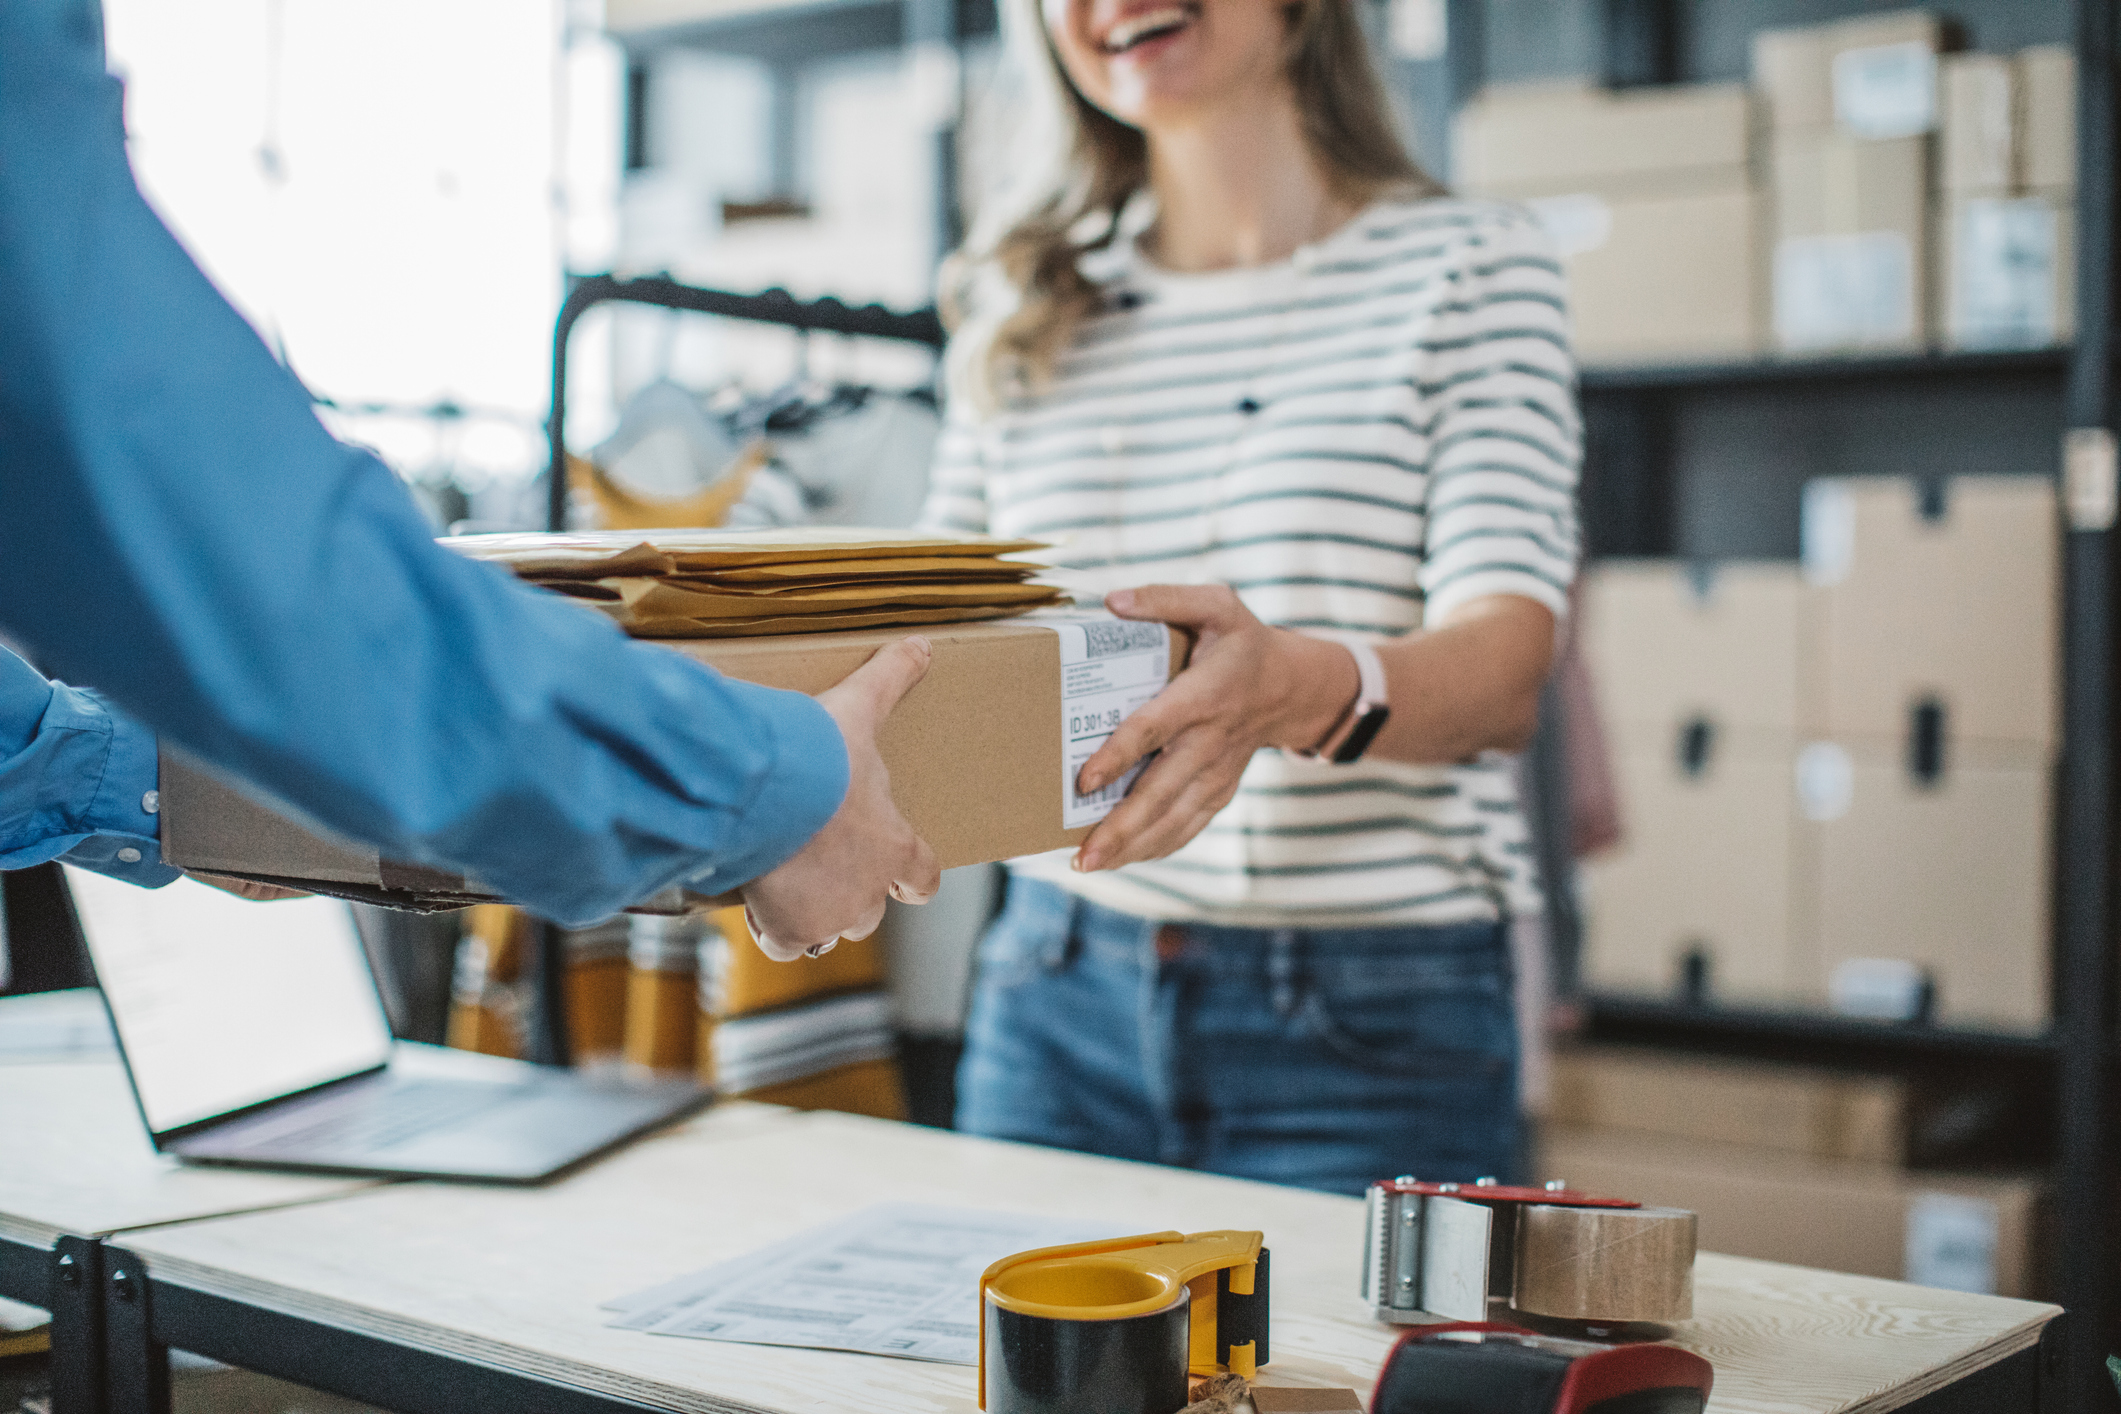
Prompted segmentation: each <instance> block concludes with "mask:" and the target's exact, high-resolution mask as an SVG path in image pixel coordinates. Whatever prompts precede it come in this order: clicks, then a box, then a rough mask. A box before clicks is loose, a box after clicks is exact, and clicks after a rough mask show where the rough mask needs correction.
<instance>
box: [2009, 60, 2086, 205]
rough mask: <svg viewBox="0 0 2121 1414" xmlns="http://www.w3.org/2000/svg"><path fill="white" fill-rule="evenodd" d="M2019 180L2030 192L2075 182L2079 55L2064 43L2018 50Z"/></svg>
mask: <svg viewBox="0 0 2121 1414" xmlns="http://www.w3.org/2000/svg"><path fill="white" fill-rule="evenodd" d="M2017 64H2018V113H2019V137H2018V182H2019V185H2021V186H2023V187H2025V188H2027V189H2028V190H2031V191H2051V192H2062V191H2074V190H2075V189H2076V185H2077V56H2076V54H2075V53H2074V52H2073V51H2072V50H2071V49H2070V47H2069V46H2068V45H2066V44H2036V45H2034V46H2033V47H2032V48H2030V49H2021V50H2019V51H2018V54H2017Z"/></svg>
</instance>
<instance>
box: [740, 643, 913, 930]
mask: <svg viewBox="0 0 2121 1414" xmlns="http://www.w3.org/2000/svg"><path fill="white" fill-rule="evenodd" d="M933 652H934V650H933V649H931V648H930V647H929V646H928V640H927V639H925V638H907V639H901V640H900V641H899V642H897V643H894V644H892V645H891V646H890V647H889V648H885V649H882V650H880V651H879V652H878V653H877V655H876V656H875V657H874V658H871V659H870V660H869V661H868V662H866V663H864V664H862V666H861V667H859V668H856V669H855V670H854V671H853V672H851V673H849V674H848V675H847V677H846V679H845V680H844V681H842V682H841V683H840V684H839V685H838V686H836V687H832V688H828V689H826V690H825V691H824V692H821V693H819V694H818V699H817V700H818V702H819V703H820V704H821V705H822V706H823V707H824V709H825V710H826V711H827V712H830V713H831V714H832V720H833V721H835V722H837V723H838V724H839V729H840V735H841V736H842V737H843V738H845V740H846V743H847V795H846V798H845V799H844V800H842V801H841V802H840V808H839V810H838V811H837V812H836V813H835V814H834V815H833V817H832V818H831V819H830V820H827V821H826V822H825V828H824V829H822V830H819V831H818V832H817V833H816V834H815V835H812V836H811V837H810V843H808V844H806V845H804V846H803V847H802V849H800V850H799V851H797V852H796V854H795V855H794V857H792V858H790V859H789V860H787V861H786V862H785V863H783V864H782V865H781V866H780V867H779V868H777V869H775V870H773V871H772V872H771V873H768V874H764V875H761V876H760V877H759V878H757V879H754V880H752V881H751V882H750V883H749V884H746V885H745V886H744V887H743V888H742V889H741V890H740V891H739V892H740V893H741V894H742V895H743V899H744V907H745V909H746V910H747V911H748V913H749V915H750V919H751V932H752V935H753V936H754V937H756V938H757V939H758V944H759V949H760V950H761V951H762V952H764V953H765V954H766V956H768V957H770V958H772V959H773V960H774V961H776V962H789V961H792V960H793V959H795V958H798V957H801V956H802V955H803V954H804V953H806V952H811V951H812V950H813V949H815V950H816V951H818V952H822V951H824V950H825V949H827V948H829V947H831V946H832V944H833V943H835V942H837V941H838V940H839V939H840V938H841V937H849V938H866V937H868V936H869V935H870V934H871V933H873V932H875V931H876V927H877V925H878V924H879V923H881V922H883V921H884V900H885V896H886V895H889V896H890V897H891V898H895V899H898V900H899V901H901V902H902V903H926V902H927V901H928V900H929V899H931V898H933V897H934V896H935V891H936V888H937V887H938V886H939V885H940V884H941V883H942V873H941V871H940V870H938V869H937V868H936V864H935V851H933V850H931V849H929V848H928V846H927V844H926V842H924V841H923V840H922V839H921V837H920V836H918V835H916V834H914V833H913V827H912V826H911V825H909V824H907V823H906V818H905V817H904V816H903V815H900V814H899V813H898V807H897V806H895V805H893V804H892V803H891V777H890V774H889V773H888V772H887V771H885V769H884V760H883V758H882V757H881V756H879V755H877V751H876V733H877V729H878V728H880V727H881V726H883V724H884V719H885V718H886V717H888V716H890V715H891V709H892V708H893V707H896V706H897V705H898V700H899V699H900V698H901V697H904V696H905V695H906V693H907V692H908V690H910V689H911V688H912V687H913V685H914V684H915V683H917V682H919V681H920V680H921V679H922V678H923V677H925V676H926V675H927V672H928V662H929V659H930V657H931V656H932V655H933Z"/></svg>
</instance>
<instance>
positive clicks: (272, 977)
mask: <svg viewBox="0 0 2121 1414" xmlns="http://www.w3.org/2000/svg"><path fill="white" fill-rule="evenodd" d="M66 882H67V886H68V888H70V889H71V890H72V892H73V896H74V912H75V913H76V914H77V915H78V916H79V917H80V920H81V933H82V936H83V937H84V938H85V939H86V940H87V942H88V951H89V956H90V957H91V958H92V959H93V960H94V962H95V966H96V979H97V981H98V982H99V983H100V984H101V985H102V987H103V995H104V997H105V998H106V999H107V1000H108V1001H109V1003H110V1011H111V1019H112V1021H113V1022H115V1023H116V1025H117V1029H118V1041H119V1043H120V1045H122V1046H123V1047H124V1052H125V1063H126V1065H127V1067H128V1068H130V1070H131V1071H132V1078H133V1088H134V1089H135V1090H136V1091H137V1092H138V1093H139V1096H140V1109H141V1111H142V1113H144V1114H145V1115H146V1116H147V1127H148V1129H149V1130H151V1131H152V1132H154V1133H155V1134H158V1135H160V1134H166V1133H168V1132H169V1131H171V1130H173V1129H182V1128H184V1127H185V1126H186V1125H190V1124H196V1123H197V1122H198V1121H200V1120H203V1119H212V1118H213V1117H214V1116H216V1115H224V1114H228V1113H230V1112H231V1111H234V1110H240V1109H243V1108H245V1107H247V1106H250V1105H255V1104H258V1103H260V1102H262V1101H265V1100H271V1099H276V1098H278V1097H279V1096H281V1095H290V1094H294V1093H295V1092H297V1091H300V1090H307V1089H309V1088H311V1087H313V1086H316V1085H321V1084H323V1083H325V1082H326V1081H330V1080H337V1079H340V1078H341V1077H343V1076H348V1075H356V1074H359V1073H360V1072H362V1071H364V1070H372V1069H374V1068H375V1067H377V1066H379V1065H382V1064H383V1063H384V1062H385V1061H386V1060H388V1059H389V1057H390V1047H391V1036H390V1021H389V1019H388V1018H387V1017H386V1016H385V1015H384V1013H383V1002H382V998H381V997H379V996H378V995H377V994H376V986H375V980H374V977H373V975H372V974H371V973H370V971H369V968H368V956H367V954H366V953H364V952H363V951H362V950H361V939H360V936H359V935H358V934H357V933H355V931H354V921H353V912H352V910H351V909H349V908H348V907H347V906H346V905H345V904H343V903H341V902H339V901H338V900H336V899H328V898H305V899H286V900H282V901H280V902H276V903H251V902H248V901H246V900H244V899H239V898H236V897H235V896H234V895H232V894H225V893H223V892H221V891H220V890H219V889H214V888H209V887H207V886H206V885H205V884H201V883H198V882H195V881H194V880H191V879H179V880H178V881H177V882H176V883H174V884H170V885H168V886H166V887H164V888H160V889H140V888H135V887H133V886H132V885H131V884H122V883H119V882H118V881H117V880H115V879H107V878H105V877H103V876H102V875H101V874H91V873H88V872H86V871H84V870H80V869H74V868H68V869H67V871H66Z"/></svg>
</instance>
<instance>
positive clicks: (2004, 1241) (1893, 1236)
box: [1536, 1126, 2046, 1297]
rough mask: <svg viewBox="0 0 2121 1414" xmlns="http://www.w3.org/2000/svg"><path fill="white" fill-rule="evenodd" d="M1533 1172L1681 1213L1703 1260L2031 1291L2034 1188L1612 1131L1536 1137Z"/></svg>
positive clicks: (2038, 1184) (2038, 1185)
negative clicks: (1715, 1255)
mask: <svg viewBox="0 0 2121 1414" xmlns="http://www.w3.org/2000/svg"><path fill="white" fill-rule="evenodd" d="M1536 1176H1537V1177H1539V1178H1542V1179H1545V1178H1558V1179H1565V1180H1567V1181H1568V1183H1569V1185H1570V1186H1571V1187H1574V1188H1582V1189H1588V1190H1589V1191H1591V1192H1594V1193H1610V1194H1614V1195H1616V1196H1619V1197H1625V1198H1633V1199H1635V1200H1637V1201H1638V1202H1642V1203H1649V1204H1657V1205H1667V1206H1671V1207H1679V1208H1690V1209H1692V1210H1693V1211H1694V1212H1695V1213H1697V1214H1698V1215H1699V1216H1700V1223H1701V1226H1700V1245H1701V1250H1702V1251H1704V1252H1723V1253H1728V1254H1730V1255H1732V1256H1738V1257H1757V1258H1762V1259H1764V1260H1767V1261H1773V1262H1789V1263H1793V1264H1795V1265H1798V1266H1805V1267H1821V1268H1825V1269H1826V1270H1829V1271H1839V1272H1853V1273H1856V1274H1857V1275H1860V1276H1875V1277H1888V1278H1895V1279H1899V1280H1902V1281H1912V1282H1917V1283H1920V1284H1923V1285H1931V1286H1947V1285H1948V1286H1953V1287H1956V1288H1958V1289H1960V1290H1969V1291H1985V1292H1988V1293H1991V1294H1994V1295H1997V1296H2017V1297H2036V1296H2039V1295H2041V1294H2043V1293H2042V1286H2041V1279H2042V1272H2043V1270H2044V1266H2045V1264H2044V1262H2043V1261H2042V1256H2043V1251H2042V1248H2043V1240H2042V1239H2043V1219H2044V1209H2045V1204H2046V1183H2045V1180H2044V1179H2042V1178H2040V1177H2038V1176H2036V1175H2030V1174H2010V1175H1993V1176H1991V1175H1980V1174H1948V1173H1925V1172H1908V1171H1906V1170H1902V1169H1895V1168H1889V1167H1886V1166H1883V1165H1873V1164H1860V1163H1842V1162H1834V1161H1831V1160H1825V1159H1815V1158H1809V1157H1806V1156H1803V1155H1798V1154H1787V1153H1778V1152H1777V1151H1775V1150H1772V1149H1762V1148H1755V1147H1752V1146H1748V1145H1734V1144H1709V1143H1701V1142H1695V1141H1685V1140H1677V1139H1665V1138H1661V1137H1657V1136H1652V1135H1644V1134H1639V1133H1632V1132H1627V1131H1616V1130H1588V1129H1566V1128H1562V1127H1560V1126H1551V1127H1548V1128H1546V1129H1545V1130H1543V1131H1542V1133H1541V1135H1540V1140H1539V1158H1538V1164H1537V1170H1536Z"/></svg>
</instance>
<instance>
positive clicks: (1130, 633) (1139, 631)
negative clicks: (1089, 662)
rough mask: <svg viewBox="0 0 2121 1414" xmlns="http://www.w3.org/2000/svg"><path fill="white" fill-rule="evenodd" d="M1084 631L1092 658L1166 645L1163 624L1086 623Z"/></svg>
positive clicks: (1083, 627)
mask: <svg viewBox="0 0 2121 1414" xmlns="http://www.w3.org/2000/svg"><path fill="white" fill-rule="evenodd" d="M1082 630H1083V639H1084V642H1085V646H1086V648H1087V651H1088V655H1089V656H1090V657H1092V658H1109V657H1111V656H1112V655H1113V654H1115V653H1140V652H1142V651H1144V650H1145V649H1155V648H1161V647H1163V646H1164V643H1165V637H1164V632H1165V630H1164V626H1163V625H1162V624H1131V623H1123V622H1119V621H1114V622H1110V623H1086V624H1084V625H1082Z"/></svg>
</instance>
